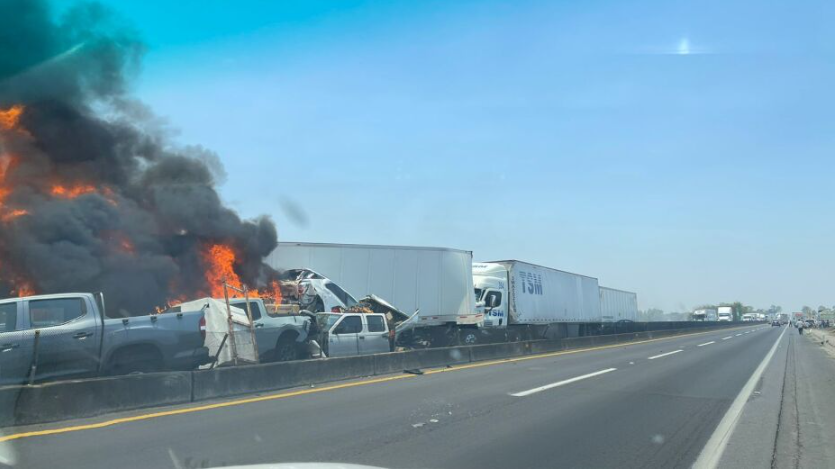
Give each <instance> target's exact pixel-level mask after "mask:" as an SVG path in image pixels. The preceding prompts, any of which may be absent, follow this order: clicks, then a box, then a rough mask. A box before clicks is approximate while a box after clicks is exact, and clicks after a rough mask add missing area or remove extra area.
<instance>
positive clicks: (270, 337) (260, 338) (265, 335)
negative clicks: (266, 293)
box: [229, 300, 281, 360]
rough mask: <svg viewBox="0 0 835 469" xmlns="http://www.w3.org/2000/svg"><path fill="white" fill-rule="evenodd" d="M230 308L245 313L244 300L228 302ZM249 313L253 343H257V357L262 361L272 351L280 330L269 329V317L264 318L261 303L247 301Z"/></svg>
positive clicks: (275, 328)
mask: <svg viewBox="0 0 835 469" xmlns="http://www.w3.org/2000/svg"><path fill="white" fill-rule="evenodd" d="M229 304H230V306H233V307H235V308H240V309H242V310H243V311H244V312H246V300H243V301H234V302H232V301H230V302H229ZM249 311H250V313H251V314H252V324H253V327H254V328H255V341H256V342H257V343H258V355H259V356H260V357H261V359H262V360H264V359H265V358H266V356H267V355H265V354H269V353H271V352H272V351H273V349H274V348H275V344H276V341H277V340H278V334H279V333H280V332H281V330H280V329H279V328H277V327H270V326H271V324H270V321H269V319H270V318H269V317H265V315H264V313H265V312H264V311H262V309H261V303H260V302H259V301H256V300H249Z"/></svg>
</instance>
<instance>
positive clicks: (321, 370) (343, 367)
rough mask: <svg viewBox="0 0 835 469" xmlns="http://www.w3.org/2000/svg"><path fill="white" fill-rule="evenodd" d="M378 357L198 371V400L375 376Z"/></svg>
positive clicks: (195, 389)
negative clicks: (375, 364) (375, 363)
mask: <svg viewBox="0 0 835 469" xmlns="http://www.w3.org/2000/svg"><path fill="white" fill-rule="evenodd" d="M375 358H376V357H375V356H374V355H363V356H359V357H344V358H325V359H321V360H302V361H295V362H282V363H268V364H264V365H249V366H238V367H228V368H217V369H213V370H200V371H194V372H193V375H194V400H195V401H202V400H205V399H212V398H216V397H227V396H236V395H240V394H247V393H254V392H263V391H275V390H279V389H287V388H293V387H297V386H307V385H311V384H320V383H326V382H330V381H341V380H345V379H354V378H362V377H365V376H373V375H374V374H375V373H374V362H375Z"/></svg>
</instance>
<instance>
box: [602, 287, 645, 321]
mask: <svg viewBox="0 0 835 469" xmlns="http://www.w3.org/2000/svg"><path fill="white" fill-rule="evenodd" d="M600 314H601V316H602V319H603V321H624V320H627V321H637V320H638V295H637V294H636V293H633V292H629V291H623V290H617V289H614V288H608V287H600Z"/></svg>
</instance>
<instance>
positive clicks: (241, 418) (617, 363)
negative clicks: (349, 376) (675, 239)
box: [4, 326, 782, 468]
mask: <svg viewBox="0 0 835 469" xmlns="http://www.w3.org/2000/svg"><path fill="white" fill-rule="evenodd" d="M781 331H782V328H773V329H772V328H769V327H762V326H759V327H753V328H745V329H740V330H737V331H734V332H733V333H730V332H728V331H715V332H711V333H708V334H699V335H694V336H686V337H677V338H671V339H666V340H660V341H654V342H649V343H644V344H636V345H631V346H624V347H613V348H606V349H602V350H594V351H587V352H581V353H571V354H563V355H557V356H550V357H545V358H534V359H525V360H515V361H510V362H507V363H501V364H494V365H489V366H475V367H469V368H466V369H460V370H457V369H453V370H450V371H445V370H435V371H432V372H428V373H427V374H425V375H422V376H408V377H406V378H403V379H397V380H393V381H386V382H379V383H374V384H368V385H361V386H355V387H350V388H344V389H337V390H333V391H326V392H321V393H316V394H307V395H299V396H293V397H287V398H282V399H275V400H269V401H263V402H256V403H250V404H245V405H240V406H235V407H226V408H220V409H212V410H206V411H201V412H194V413H189V414H182V415H174V416H166V417H161V418H154V419H148V420H141V421H136V422H131V423H126V424H120V425H115V426H112V427H108V428H102V429H95V430H84V431H76V432H69V433H62V434H57V435H48V436H38V437H31V438H22V439H18V440H13V441H8V442H6V443H4V445H5V449H4V450H5V451H6V453H5V454H6V455H7V457H11V458H14V460H15V461H16V462H17V465H19V466H20V467H55V466H61V467H91V468H95V467H116V466H118V467H201V466H219V465H223V464H253V463H267V462H290V461H340V462H352V463H362V464H370V465H377V466H383V467H430V468H433V467H450V468H453V467H454V468H460V467H520V468H522V467H544V466H559V467H689V466H690V465H691V464H692V463H693V461H694V460H695V458H696V457H697V456H698V454H699V452H700V451H701V449H702V447H703V446H704V444H705V443H706V442H707V440H708V438H709V437H710V435H711V433H712V432H713V430H714V429H715V427H716V425H717V424H718V422H719V421H720V420H721V419H722V416H723V415H724V413H725V411H726V409H727V408H728V406H729V405H730V403H731V402H732V401H733V400H734V398H735V397H736V396H737V394H738V392H739V390H740V389H741V388H742V386H743V385H744V384H745V382H746V381H747V380H748V377H749V376H750V375H751V373H752V372H753V371H754V369H756V367H757V366H758V365H759V364H760V362H761V361H762V358H763V356H764V355H765V354H766V353H767V351H768V350H769V348H770V347H771V346H772V345H773V343H774V342H775V341H776V340H777V337H778V335H779V333H780V332H781ZM736 334H740V335H738V336H737V335H736ZM728 335H730V336H731V337H732V339H728V340H724V341H723V340H722V338H724V337H727V336H728ZM710 342H712V343H710ZM679 350H680V351H679ZM671 352H675V353H672V354H670V353H671ZM650 357H657V358H653V359H652V360H650ZM604 370H610V371H606V372H604V373H600V372H602V371H604ZM587 375H592V376H587ZM577 378H582V379H579V380H578V379H577ZM560 383H562V384H560ZM555 384H558V385H557V386H554V385H555ZM540 388H542V389H540ZM537 389H540V390H538V391H536V392H530V393H529V391H532V390H537ZM108 418H112V417H105V418H100V419H88V420H84V421H77V422H70V423H63V424H59V425H48V426H40V427H37V428H36V429H44V428H46V429H49V428H55V427H60V426H69V425H78V424H84V423H89V422H95V421H101V420H106V419H108ZM26 430H28V429H26ZM19 431H21V429H11V430H9V429H7V430H6V431H5V433H6V434H9V433H10V432H19ZM46 448H48V450H45V449H46Z"/></svg>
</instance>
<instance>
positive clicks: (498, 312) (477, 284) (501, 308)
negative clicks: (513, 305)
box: [473, 263, 508, 327]
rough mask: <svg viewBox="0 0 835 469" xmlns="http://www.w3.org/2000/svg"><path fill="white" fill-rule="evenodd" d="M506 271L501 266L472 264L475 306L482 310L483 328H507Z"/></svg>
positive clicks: (505, 268)
mask: <svg viewBox="0 0 835 469" xmlns="http://www.w3.org/2000/svg"><path fill="white" fill-rule="evenodd" d="M507 275H508V270H507V267H505V266H504V265H502V264H493V263H475V264H473V288H474V289H475V296H476V304H477V305H478V307H479V308H484V327H506V326H507V318H508V316H507V310H508V308H507V306H508V288H507V278H508V277H507Z"/></svg>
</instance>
